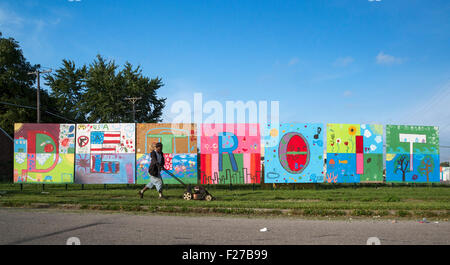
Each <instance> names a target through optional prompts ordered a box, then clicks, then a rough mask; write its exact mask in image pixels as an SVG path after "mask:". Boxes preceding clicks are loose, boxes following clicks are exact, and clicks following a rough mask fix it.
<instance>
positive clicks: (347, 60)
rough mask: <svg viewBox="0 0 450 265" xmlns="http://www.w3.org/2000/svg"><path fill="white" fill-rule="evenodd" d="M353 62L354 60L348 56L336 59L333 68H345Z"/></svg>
mask: <svg viewBox="0 0 450 265" xmlns="http://www.w3.org/2000/svg"><path fill="white" fill-rule="evenodd" d="M354 61H355V59H353V58H352V57H350V56H347V57H340V58H337V59H336V61H334V63H333V66H339V67H345V66H347V65H349V64H351V63H353V62H354Z"/></svg>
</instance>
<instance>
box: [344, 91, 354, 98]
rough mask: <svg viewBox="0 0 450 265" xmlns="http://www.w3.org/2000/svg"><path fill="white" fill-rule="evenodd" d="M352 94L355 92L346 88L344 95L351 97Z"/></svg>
mask: <svg viewBox="0 0 450 265" xmlns="http://www.w3.org/2000/svg"><path fill="white" fill-rule="evenodd" d="M352 94H353V93H352V91H350V90H345V91H344V97H350V96H351V95H352Z"/></svg>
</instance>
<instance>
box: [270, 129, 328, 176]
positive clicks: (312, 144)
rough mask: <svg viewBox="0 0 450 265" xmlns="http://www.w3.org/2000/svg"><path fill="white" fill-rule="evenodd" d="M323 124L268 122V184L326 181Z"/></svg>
mask: <svg viewBox="0 0 450 265" xmlns="http://www.w3.org/2000/svg"><path fill="white" fill-rule="evenodd" d="M323 128H324V127H323V124H320V123H283V124H280V125H279V128H273V126H272V124H267V127H265V128H264V130H265V131H264V133H263V135H267V137H265V140H264V146H265V151H264V154H265V157H264V160H265V161H264V166H265V173H264V183H311V182H314V183H315V182H323V180H324V174H323V173H324V172H323V151H324V147H323V146H324V144H323V140H322V139H323Z"/></svg>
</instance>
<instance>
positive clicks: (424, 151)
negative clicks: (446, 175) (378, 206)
mask: <svg viewBox="0 0 450 265" xmlns="http://www.w3.org/2000/svg"><path fill="white" fill-rule="evenodd" d="M386 182H439V128H438V127H434V126H409V125H386Z"/></svg>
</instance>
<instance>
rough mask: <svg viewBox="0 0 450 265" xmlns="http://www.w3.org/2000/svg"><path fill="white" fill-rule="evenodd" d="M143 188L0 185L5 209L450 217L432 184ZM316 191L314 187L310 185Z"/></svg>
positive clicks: (443, 192)
mask: <svg viewBox="0 0 450 265" xmlns="http://www.w3.org/2000/svg"><path fill="white" fill-rule="evenodd" d="M142 186H143V185H129V186H127V185H107V189H104V186H103V185H85V186H84V189H83V190H82V189H81V185H76V184H74V185H68V190H66V189H65V185H45V190H43V189H42V185H33V184H24V185H23V190H22V191H21V190H20V185H19V184H0V196H1V197H0V206H4V207H32V208H36V207H56V208H77V209H84V210H108V211H129V212H152V213H158V212H163V213H180V214H219V215H220V214H222V215H229V214H232V215H246V216H258V215H260V216H317V217H343V216H345V217H347V216H354V217H362V218H372V217H373V216H379V217H382V218H385V217H387V218H392V217H399V218H407V219H414V218H420V217H427V218H437V219H447V218H448V217H449V216H450V203H449V201H450V200H449V199H450V188H449V187H448V186H443V185H438V186H435V187H431V186H430V185H421V186H405V185H398V186H395V187H390V185H378V187H374V186H367V187H365V186H363V185H362V186H360V187H357V188H355V187H354V186H353V185H352V186H350V185H347V186H346V185H320V186H319V188H317V186H315V187H316V188H315V189H312V188H310V189H296V190H292V188H286V187H283V186H282V187H281V188H278V189H274V190H272V189H270V188H267V187H265V188H264V187H261V186H259V185H258V186H256V189H255V190H252V186H239V187H236V186H233V190H230V189H229V187H228V186H210V187H209V188H207V189H208V191H209V192H210V193H211V194H212V195H213V196H214V197H216V200H214V201H211V202H207V201H185V200H183V199H182V198H181V196H182V194H183V192H184V189H182V188H181V187H180V186H176V187H170V188H169V189H166V190H165V195H166V196H167V197H168V200H158V199H157V192H156V191H155V190H150V191H147V192H146V193H145V197H144V199H142V200H141V199H139V197H138V195H137V191H138V189H140V188H142ZM311 187H312V186H311Z"/></svg>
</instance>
